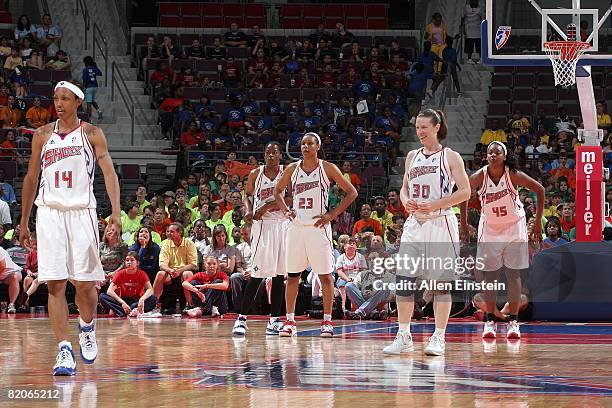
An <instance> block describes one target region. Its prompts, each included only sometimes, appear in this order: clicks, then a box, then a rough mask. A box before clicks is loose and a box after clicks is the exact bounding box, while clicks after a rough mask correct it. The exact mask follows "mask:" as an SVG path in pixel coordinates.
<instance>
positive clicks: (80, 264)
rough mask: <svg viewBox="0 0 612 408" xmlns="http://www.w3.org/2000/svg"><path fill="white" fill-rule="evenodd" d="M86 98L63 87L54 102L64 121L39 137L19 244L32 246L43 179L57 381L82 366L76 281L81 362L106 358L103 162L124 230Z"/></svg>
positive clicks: (44, 272)
mask: <svg viewBox="0 0 612 408" xmlns="http://www.w3.org/2000/svg"><path fill="white" fill-rule="evenodd" d="M83 98H84V95H83V91H82V90H81V89H80V88H79V87H77V86H76V85H74V84H72V83H70V82H67V81H61V82H58V84H57V85H56V86H55V91H54V95H53V103H54V105H55V110H56V111H57V116H58V118H59V119H58V120H57V121H56V122H54V123H49V124H47V125H45V126H42V127H40V128H38V129H37V130H36V132H35V133H34V137H33V140H32V158H31V159H30V163H29V165H28V174H27V175H26V176H25V179H24V181H23V195H22V202H21V203H22V211H23V212H22V215H21V233H20V236H19V240H20V242H21V245H22V246H26V247H28V246H29V239H30V232H29V229H28V221H29V219H30V211H31V210H32V202H33V201H34V195H35V192H36V183H37V181H38V178H39V175H40V185H39V190H38V197H37V198H36V202H35V203H36V205H37V206H38V211H37V214H36V235H37V237H38V280H39V281H46V282H47V287H48V290H49V319H50V320H51V326H52V328H53V333H54V334H55V337H56V339H57V341H58V343H59V349H60V351H59V354H58V355H57V360H56V363H55V366H54V367H53V375H74V374H75V373H76V360H75V358H74V353H73V352H72V345H71V343H70V342H69V341H68V305H67V303H66V295H65V291H66V283H67V281H68V280H70V282H71V283H72V284H73V285H74V286H75V288H76V304H77V306H78V307H79V314H80V317H79V323H78V328H79V345H80V348H81V357H82V359H83V361H84V362H85V363H86V364H92V363H93V362H94V360H95V359H96V356H97V354H98V346H97V343H96V334H95V326H94V317H95V313H96V305H97V303H98V296H97V293H96V288H95V284H96V281H102V280H104V272H103V270H102V265H101V263H100V257H99V254H98V239H99V236H98V228H97V221H96V220H97V215H96V199H95V197H94V195H93V176H94V170H95V162H96V160H97V161H98V163H99V165H100V168H101V169H102V172H103V174H104V182H105V184H106V191H107V193H108V196H109V198H110V201H111V205H112V216H111V218H110V225H109V226H108V228H115V229H116V230H117V231H118V232H120V231H121V221H120V219H119V218H120V211H121V208H120V206H119V182H118V180H117V175H116V174H115V169H114V167H113V161H112V159H111V157H110V155H109V153H108V146H107V142H106V137H105V136H104V133H102V130H100V129H99V128H98V127H96V126H93V125H91V124H89V123H85V122H81V121H80V120H79V118H78V117H77V109H78V107H79V106H80V105H81V104H82V103H83ZM41 173H42V174H41Z"/></svg>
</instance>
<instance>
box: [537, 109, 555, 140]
mask: <svg viewBox="0 0 612 408" xmlns="http://www.w3.org/2000/svg"><path fill="white" fill-rule="evenodd" d="M554 127H555V121H554V120H553V118H551V117H547V116H546V115H545V113H544V109H543V108H538V113H537V115H536V117H535V118H534V120H533V129H534V130H536V131H537V130H543V131H544V132H546V133H548V134H551V133H553V128H554Z"/></svg>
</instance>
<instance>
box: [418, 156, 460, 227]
mask: <svg viewBox="0 0 612 408" xmlns="http://www.w3.org/2000/svg"><path fill="white" fill-rule="evenodd" d="M447 150H448V149H447V148H446V147H443V148H442V149H441V150H440V151H438V152H436V153H433V154H430V155H426V154H425V153H423V149H422V148H421V149H419V151H418V152H417V153H416V154H415V155H414V157H413V158H412V161H411V162H410V166H409V168H408V170H407V171H408V176H409V178H410V183H409V185H408V190H409V191H408V194H409V196H410V198H411V199H413V200H415V201H416V202H419V203H423V202H430V201H435V200H439V199H441V198H444V197H449V196H450V195H451V194H452V193H453V187H454V186H455V181H454V180H453V179H452V178H451V174H450V167H449V166H448V161H447V154H448V153H447ZM451 213H452V210H451V209H450V208H448V209H441V210H438V211H436V212H435V214H433V215H436V216H437V215H446V214H451Z"/></svg>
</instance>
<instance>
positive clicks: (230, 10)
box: [223, 3, 244, 17]
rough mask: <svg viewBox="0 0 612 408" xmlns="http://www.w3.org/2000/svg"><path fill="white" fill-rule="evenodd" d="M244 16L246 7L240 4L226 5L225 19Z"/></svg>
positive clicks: (224, 5) (224, 6) (224, 7)
mask: <svg viewBox="0 0 612 408" xmlns="http://www.w3.org/2000/svg"><path fill="white" fill-rule="evenodd" d="M242 16H244V7H243V6H242V4H240V3H224V4H223V17H242Z"/></svg>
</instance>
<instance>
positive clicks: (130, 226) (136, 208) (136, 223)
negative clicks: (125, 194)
mask: <svg viewBox="0 0 612 408" xmlns="http://www.w3.org/2000/svg"><path fill="white" fill-rule="evenodd" d="M139 213H140V204H138V203H137V202H136V201H132V202H130V203H128V205H127V207H126V211H124V212H123V213H122V214H121V233H122V234H123V235H122V236H124V237H125V235H126V234H129V235H132V234H134V233H135V232H137V231H138V230H139V229H140V220H141V219H142V215H139ZM127 239H128V238H127V237H125V240H127Z"/></svg>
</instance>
